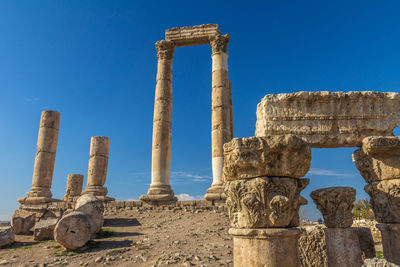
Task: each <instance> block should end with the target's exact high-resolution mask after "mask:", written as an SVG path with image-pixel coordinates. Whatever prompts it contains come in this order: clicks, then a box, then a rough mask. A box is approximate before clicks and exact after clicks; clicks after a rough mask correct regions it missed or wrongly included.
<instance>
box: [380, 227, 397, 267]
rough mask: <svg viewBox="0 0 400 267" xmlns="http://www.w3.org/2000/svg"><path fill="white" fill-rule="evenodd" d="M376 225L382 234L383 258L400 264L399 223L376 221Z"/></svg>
mask: <svg viewBox="0 0 400 267" xmlns="http://www.w3.org/2000/svg"><path fill="white" fill-rule="evenodd" d="M376 227H377V228H378V229H379V231H381V234H382V245H383V256H384V258H385V259H386V260H387V261H388V262H391V263H395V264H397V265H400V253H399V251H400V223H378V224H377V225H376Z"/></svg>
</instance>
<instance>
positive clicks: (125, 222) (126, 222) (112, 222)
mask: <svg viewBox="0 0 400 267" xmlns="http://www.w3.org/2000/svg"><path fill="white" fill-rule="evenodd" d="M140 225H141V223H140V222H139V221H138V220H136V219H123V218H121V219H104V226H113V227H129V226H140Z"/></svg>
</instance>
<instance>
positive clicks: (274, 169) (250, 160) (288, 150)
mask: <svg viewBox="0 0 400 267" xmlns="http://www.w3.org/2000/svg"><path fill="white" fill-rule="evenodd" d="M310 163H311V148H310V146H309V145H308V144H307V143H306V142H304V141H303V140H302V139H300V138H298V137H296V136H294V135H279V136H266V137H249V138H234V139H232V141H230V142H229V143H226V144H224V170H223V175H224V179H225V181H232V180H236V179H244V178H254V177H260V176H286V177H295V178H299V177H303V176H304V175H305V174H306V173H307V172H308V170H309V169H310Z"/></svg>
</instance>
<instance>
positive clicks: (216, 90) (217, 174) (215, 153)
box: [204, 34, 233, 201]
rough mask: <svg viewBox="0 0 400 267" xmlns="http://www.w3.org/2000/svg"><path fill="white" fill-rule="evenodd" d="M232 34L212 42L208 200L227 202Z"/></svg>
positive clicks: (230, 137) (230, 130)
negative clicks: (224, 173)
mask: <svg viewBox="0 0 400 267" xmlns="http://www.w3.org/2000/svg"><path fill="white" fill-rule="evenodd" d="M228 43H229V34H225V35H218V36H214V37H212V38H211V39H210V46H211V49H212V56H211V58H212V117H211V150H212V170H213V183H212V185H211V187H210V188H209V189H208V190H207V193H206V195H205V196H204V197H205V199H207V200H210V201H213V200H224V199H225V198H226V196H225V194H224V193H223V191H224V187H223V183H224V182H223V180H222V169H223V166H224V152H223V145H224V143H226V142H229V141H230V140H231V139H232V129H233V127H232V125H231V124H232V122H231V109H230V105H231V92H230V89H231V87H230V81H229V77H228V54H227V46H228Z"/></svg>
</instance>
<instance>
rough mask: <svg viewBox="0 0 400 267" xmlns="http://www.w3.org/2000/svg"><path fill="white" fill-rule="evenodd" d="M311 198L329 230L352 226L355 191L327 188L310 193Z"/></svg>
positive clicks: (344, 188) (348, 188)
mask: <svg viewBox="0 0 400 267" xmlns="http://www.w3.org/2000/svg"><path fill="white" fill-rule="evenodd" d="M310 196H311V198H312V199H313V201H314V203H315V204H316V205H317V208H318V210H319V211H320V212H321V213H322V215H323V217H324V223H325V225H326V226H327V227H330V228H346V227H351V225H352V224H353V214H352V209H353V203H354V201H355V200H356V190H355V189H354V188H352V187H329V188H322V189H318V190H315V191H313V192H311V194H310Z"/></svg>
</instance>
